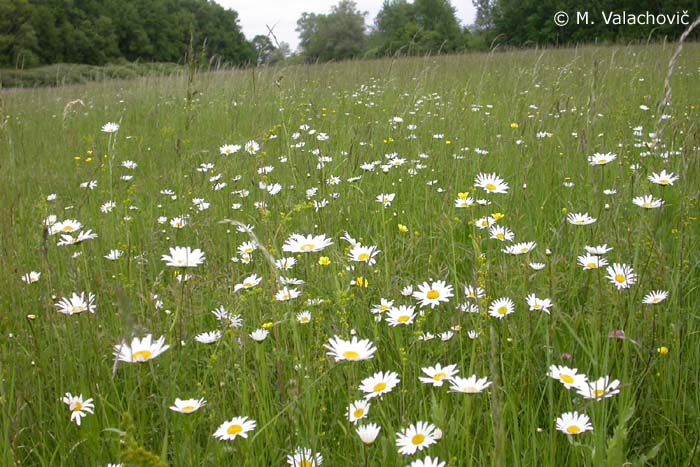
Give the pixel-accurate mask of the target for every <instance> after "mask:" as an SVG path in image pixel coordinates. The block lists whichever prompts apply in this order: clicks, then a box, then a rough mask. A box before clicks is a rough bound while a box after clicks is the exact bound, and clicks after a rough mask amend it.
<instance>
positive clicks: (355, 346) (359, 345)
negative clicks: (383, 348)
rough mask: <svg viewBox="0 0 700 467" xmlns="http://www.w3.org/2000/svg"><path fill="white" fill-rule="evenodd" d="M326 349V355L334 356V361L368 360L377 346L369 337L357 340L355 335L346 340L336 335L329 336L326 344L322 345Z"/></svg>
mask: <svg viewBox="0 0 700 467" xmlns="http://www.w3.org/2000/svg"><path fill="white" fill-rule="evenodd" d="M323 346H324V347H325V348H327V349H328V352H326V355H330V356H331V357H333V358H335V361H336V362H340V361H343V360H347V361H359V360H368V359H370V358H372V357H373V356H374V352H376V351H377V348H376V347H375V346H374V344H373V343H372V342H371V341H370V340H369V339H362V340H358V339H357V337H356V336H353V337H352V340H350V341H346V340H344V339H341V338H340V337H338V336H334V337H331V338H330V339H329V340H328V344H324V345H323Z"/></svg>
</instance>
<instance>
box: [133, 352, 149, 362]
mask: <svg viewBox="0 0 700 467" xmlns="http://www.w3.org/2000/svg"><path fill="white" fill-rule="evenodd" d="M151 355H153V353H152V352H151V351H150V350H139V351H138V352H134V353H133V354H131V361H132V362H145V361H146V360H148V359H149V358H151Z"/></svg>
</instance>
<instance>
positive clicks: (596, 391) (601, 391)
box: [593, 389, 605, 397]
mask: <svg viewBox="0 0 700 467" xmlns="http://www.w3.org/2000/svg"><path fill="white" fill-rule="evenodd" d="M593 394H595V396H596V397H600V396H602V395H603V394H605V389H596V390H595V391H594V392H593Z"/></svg>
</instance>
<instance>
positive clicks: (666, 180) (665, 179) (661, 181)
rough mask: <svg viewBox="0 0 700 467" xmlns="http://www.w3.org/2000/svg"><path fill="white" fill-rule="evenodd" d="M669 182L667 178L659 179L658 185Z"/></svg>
mask: <svg viewBox="0 0 700 467" xmlns="http://www.w3.org/2000/svg"><path fill="white" fill-rule="evenodd" d="M669 183H671V182H669V181H668V179H667V178H664V179H661V180H659V185H668V184H669Z"/></svg>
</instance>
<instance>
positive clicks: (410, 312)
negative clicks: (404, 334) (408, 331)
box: [386, 305, 416, 327]
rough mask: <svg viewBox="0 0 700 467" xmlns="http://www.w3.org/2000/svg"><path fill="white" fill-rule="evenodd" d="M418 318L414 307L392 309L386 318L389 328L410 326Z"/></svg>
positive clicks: (402, 306) (403, 306)
mask: <svg viewBox="0 0 700 467" xmlns="http://www.w3.org/2000/svg"><path fill="white" fill-rule="evenodd" d="M415 317H416V312H415V307H412V306H405V305H401V306H397V307H391V309H390V310H389V312H388V313H387V316H386V322H387V323H389V326H392V327H393V326H398V325H400V324H402V325H410V324H413V320H414V319H415Z"/></svg>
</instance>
